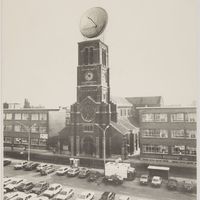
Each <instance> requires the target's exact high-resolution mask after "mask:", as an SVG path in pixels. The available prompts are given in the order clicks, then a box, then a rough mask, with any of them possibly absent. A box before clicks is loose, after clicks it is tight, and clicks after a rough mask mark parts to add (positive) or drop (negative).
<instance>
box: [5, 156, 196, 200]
mask: <svg viewBox="0 0 200 200" xmlns="http://www.w3.org/2000/svg"><path fill="white" fill-rule="evenodd" d="M17 162H19V161H18V160H14V159H12V163H11V164H10V165H8V166H5V167H4V176H8V177H20V178H24V179H27V180H31V181H32V182H33V183H36V182H39V181H41V180H45V181H47V182H48V183H50V184H51V183H59V184H61V185H62V186H63V188H65V187H72V188H74V190H75V195H74V196H73V197H72V199H76V198H77V195H78V194H80V193H81V192H82V191H85V190H89V191H93V192H94V193H95V200H99V199H100V196H101V194H102V193H103V192H104V191H111V192H115V193H116V199H118V197H119V196H120V195H129V196H130V197H131V200H135V199H136V200H147V199H149V200H151V199H152V200H153V199H155V200H157V199H159V200H160V199H162V200H165V199H166V200H173V199H174V200H177V199H181V200H192V199H196V194H195V193H187V192H183V191H182V189H181V187H182V185H181V183H179V185H178V191H169V190H167V188H166V182H165V181H164V182H163V183H162V185H161V187H160V188H153V187H151V186H150V184H149V185H147V186H141V185H140V184H139V180H138V179H135V180H133V181H125V182H124V183H123V184H122V185H120V186H113V185H105V184H104V183H101V182H99V181H97V182H88V181H87V180H86V179H79V178H78V177H67V176H66V175H64V176H58V175H57V174H56V172H53V173H51V174H48V175H46V176H41V175H40V173H39V172H36V170H33V171H24V170H23V169H20V170H14V165H15V164H16V163H17ZM54 166H55V168H56V169H58V168H59V167H60V166H62V165H54Z"/></svg>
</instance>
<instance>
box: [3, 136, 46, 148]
mask: <svg viewBox="0 0 200 200" xmlns="http://www.w3.org/2000/svg"><path fill="white" fill-rule="evenodd" d="M4 143H6V144H12V143H14V144H24V145H28V138H13V139H12V138H11V137H4ZM46 143H47V140H46V139H37V138H32V139H31V145H39V146H46Z"/></svg>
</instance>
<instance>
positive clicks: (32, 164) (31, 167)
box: [24, 162, 39, 171]
mask: <svg viewBox="0 0 200 200" xmlns="http://www.w3.org/2000/svg"><path fill="white" fill-rule="evenodd" d="M38 165H39V163H36V162H30V163H28V164H27V165H26V166H25V167H24V170H26V171H31V170H33V169H36V167H37V166H38Z"/></svg>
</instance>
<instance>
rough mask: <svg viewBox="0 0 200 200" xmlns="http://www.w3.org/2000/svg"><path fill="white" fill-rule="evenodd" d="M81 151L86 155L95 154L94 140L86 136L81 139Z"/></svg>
mask: <svg viewBox="0 0 200 200" xmlns="http://www.w3.org/2000/svg"><path fill="white" fill-rule="evenodd" d="M83 152H84V154H85V155H86V156H95V153H96V149H95V145H94V140H93V139H92V138H91V137H89V136H87V137H85V138H84V140H83Z"/></svg>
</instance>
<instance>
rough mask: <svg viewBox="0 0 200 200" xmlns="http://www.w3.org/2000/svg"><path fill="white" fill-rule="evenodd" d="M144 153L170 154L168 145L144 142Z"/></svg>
mask: <svg viewBox="0 0 200 200" xmlns="http://www.w3.org/2000/svg"><path fill="white" fill-rule="evenodd" d="M142 151H143V153H150V154H151V153H152V154H168V146H165V145H151V144H143V145H142Z"/></svg>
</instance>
